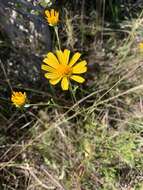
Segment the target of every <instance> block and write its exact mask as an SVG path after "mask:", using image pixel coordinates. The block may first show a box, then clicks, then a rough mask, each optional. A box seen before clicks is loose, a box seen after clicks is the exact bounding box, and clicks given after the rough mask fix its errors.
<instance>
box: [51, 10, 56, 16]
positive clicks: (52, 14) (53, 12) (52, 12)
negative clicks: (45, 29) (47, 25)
mask: <svg viewBox="0 0 143 190" xmlns="http://www.w3.org/2000/svg"><path fill="white" fill-rule="evenodd" d="M54 16H55V11H54V9H52V10H51V17H54Z"/></svg>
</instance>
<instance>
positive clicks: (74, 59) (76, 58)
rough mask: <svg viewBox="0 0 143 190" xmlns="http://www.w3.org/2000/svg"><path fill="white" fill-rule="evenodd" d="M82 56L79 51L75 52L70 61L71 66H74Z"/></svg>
mask: <svg viewBox="0 0 143 190" xmlns="http://www.w3.org/2000/svg"><path fill="white" fill-rule="evenodd" d="M80 56H81V54H80V53H78V52H77V53H75V54H74V55H73V57H72V58H71V60H70V62H69V66H70V67H72V66H73V65H74V64H75V63H76V62H77V60H78V59H79V58H80Z"/></svg>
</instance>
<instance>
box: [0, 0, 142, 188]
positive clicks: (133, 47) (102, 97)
mask: <svg viewBox="0 0 143 190" xmlns="http://www.w3.org/2000/svg"><path fill="white" fill-rule="evenodd" d="M102 2H103V4H102V5H99V6H97V5H96V6H95V4H94V1H91V2H90V4H89V5H87V2H86V1H76V3H75V4H74V5H75V7H74V6H73V3H74V2H73V1H68V2H66V3H65V4H64V2H63V4H62V6H61V4H60V5H59V6H57V7H58V8H59V9H60V15H61V23H60V25H59V36H60V41H61V45H62V47H63V48H65V47H66V48H70V49H71V50H72V51H73V52H75V51H80V52H82V59H86V60H87V61H88V72H87V73H86V74H85V78H86V82H85V83H84V84H83V85H80V86H78V85H77V84H73V86H72V92H69V91H68V92H63V91H62V90H61V89H60V87H59V86H55V87H53V86H52V87H51V86H50V85H49V84H48V81H47V80H45V79H44V78H42V75H43V73H40V72H39V65H36V64H35V65H33V64H34V63H33V62H35V58H33V57H31V56H30V54H29V52H30V51H26V52H25V53H23V49H24V47H25V44H24V43H23V42H21V44H22V48H20V49H18V48H17V49H16V47H15V45H14V44H12V43H8V41H10V39H8V37H7V34H6V33H5V32H4V31H2V33H1V34H0V39H1V40H0V41H2V43H0V51H1V59H2V63H3V64H1V65H0V66H1V68H2V69H1V70H0V75H1V79H0V84H1V86H0V92H1V95H0V126H1V127H0V189H2V190H45V189H57V190H122V189H123V190H127V189H131V190H142V189H143V116H142V113H143V106H142V96H143V79H142V73H143V70H142V58H143V54H142V53H141V52H140V51H139V49H138V43H139V42H138V40H137V39H139V40H140V41H142V39H143V31H142V21H143V16H142V12H140V7H139V9H137V10H136V13H135V14H134V15H131V14H132V13H131V11H127V10H126V9H127V7H124V8H125V10H126V12H125V13H126V14H127V15H128V14H129V13H130V14H129V15H128V17H126V14H125V15H124V16H123V18H121V17H120V13H121V11H122V10H121V8H122V6H121V4H120V7H119V1H115V2H114V4H113V2H112V1H110V3H109V4H108V3H107V4H106V9H105V10H104V6H105V4H104V1H102ZM97 3H98V2H97ZM41 5H43V6H44V7H45V4H41ZM100 6H101V7H100ZM80 7H82V10H81V11H79V8H80ZM98 7H99V10H100V11H101V12H100V14H97V12H98V11H99V10H97V8H98ZM109 12H111V14H109ZM97 15H98V16H100V17H102V18H97ZM104 16H105V17H104ZM107 16H109V17H107ZM133 16H134V17H133ZM99 20H100V21H101V22H98V26H97V21H99ZM81 23H82V24H81ZM51 32H54V31H53V30H51ZM3 33H4V34H5V35H4V34H3ZM52 35H53V39H54V40H53V49H55V47H56V46H57V42H56V39H55V38H54V34H53V33H52ZM3 47H6V48H5V49H3ZM29 47H30V44H29ZM39 47H42V44H41V43H40V42H39ZM36 48H37V46H36ZM37 51H38V52H40V54H39V58H40V60H42V57H43V55H44V53H45V52H43V48H42V50H41V49H40V48H39V49H35V50H34V53H35V54H36V52H37ZM27 52H28V53H27ZM30 53H31V52H30ZM32 54H33V52H32ZM27 59H28V61H27ZM23 60H24V62H23ZM38 61H39V60H38V59H37V63H39V62H38ZM9 62H12V64H13V65H12V66H10V64H9ZM23 63H24V64H23ZM26 63H27V64H30V65H27V64H26ZM39 64H41V61H40V63H39ZM29 68H30V69H29ZM29 72H30V73H32V74H31V75H30V73H29ZM33 76H34V78H33ZM10 86H11V87H13V88H14V89H19V90H22V91H26V92H27V94H28V99H29V101H30V104H31V106H30V107H28V108H25V109H24V110H18V109H16V108H15V107H14V106H13V105H11V102H10V96H11V91H10Z"/></svg>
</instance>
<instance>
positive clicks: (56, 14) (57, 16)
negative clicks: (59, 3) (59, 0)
mask: <svg viewBox="0 0 143 190" xmlns="http://www.w3.org/2000/svg"><path fill="white" fill-rule="evenodd" d="M55 16H56V19H57V21H58V20H59V12H57V11H56V13H55Z"/></svg>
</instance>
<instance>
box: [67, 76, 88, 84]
mask: <svg viewBox="0 0 143 190" xmlns="http://www.w3.org/2000/svg"><path fill="white" fill-rule="evenodd" d="M70 78H71V79H73V80H75V81H76V82H79V83H83V82H84V81H85V79H84V78H83V77H81V76H78V75H72V76H71V77H70Z"/></svg>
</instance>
